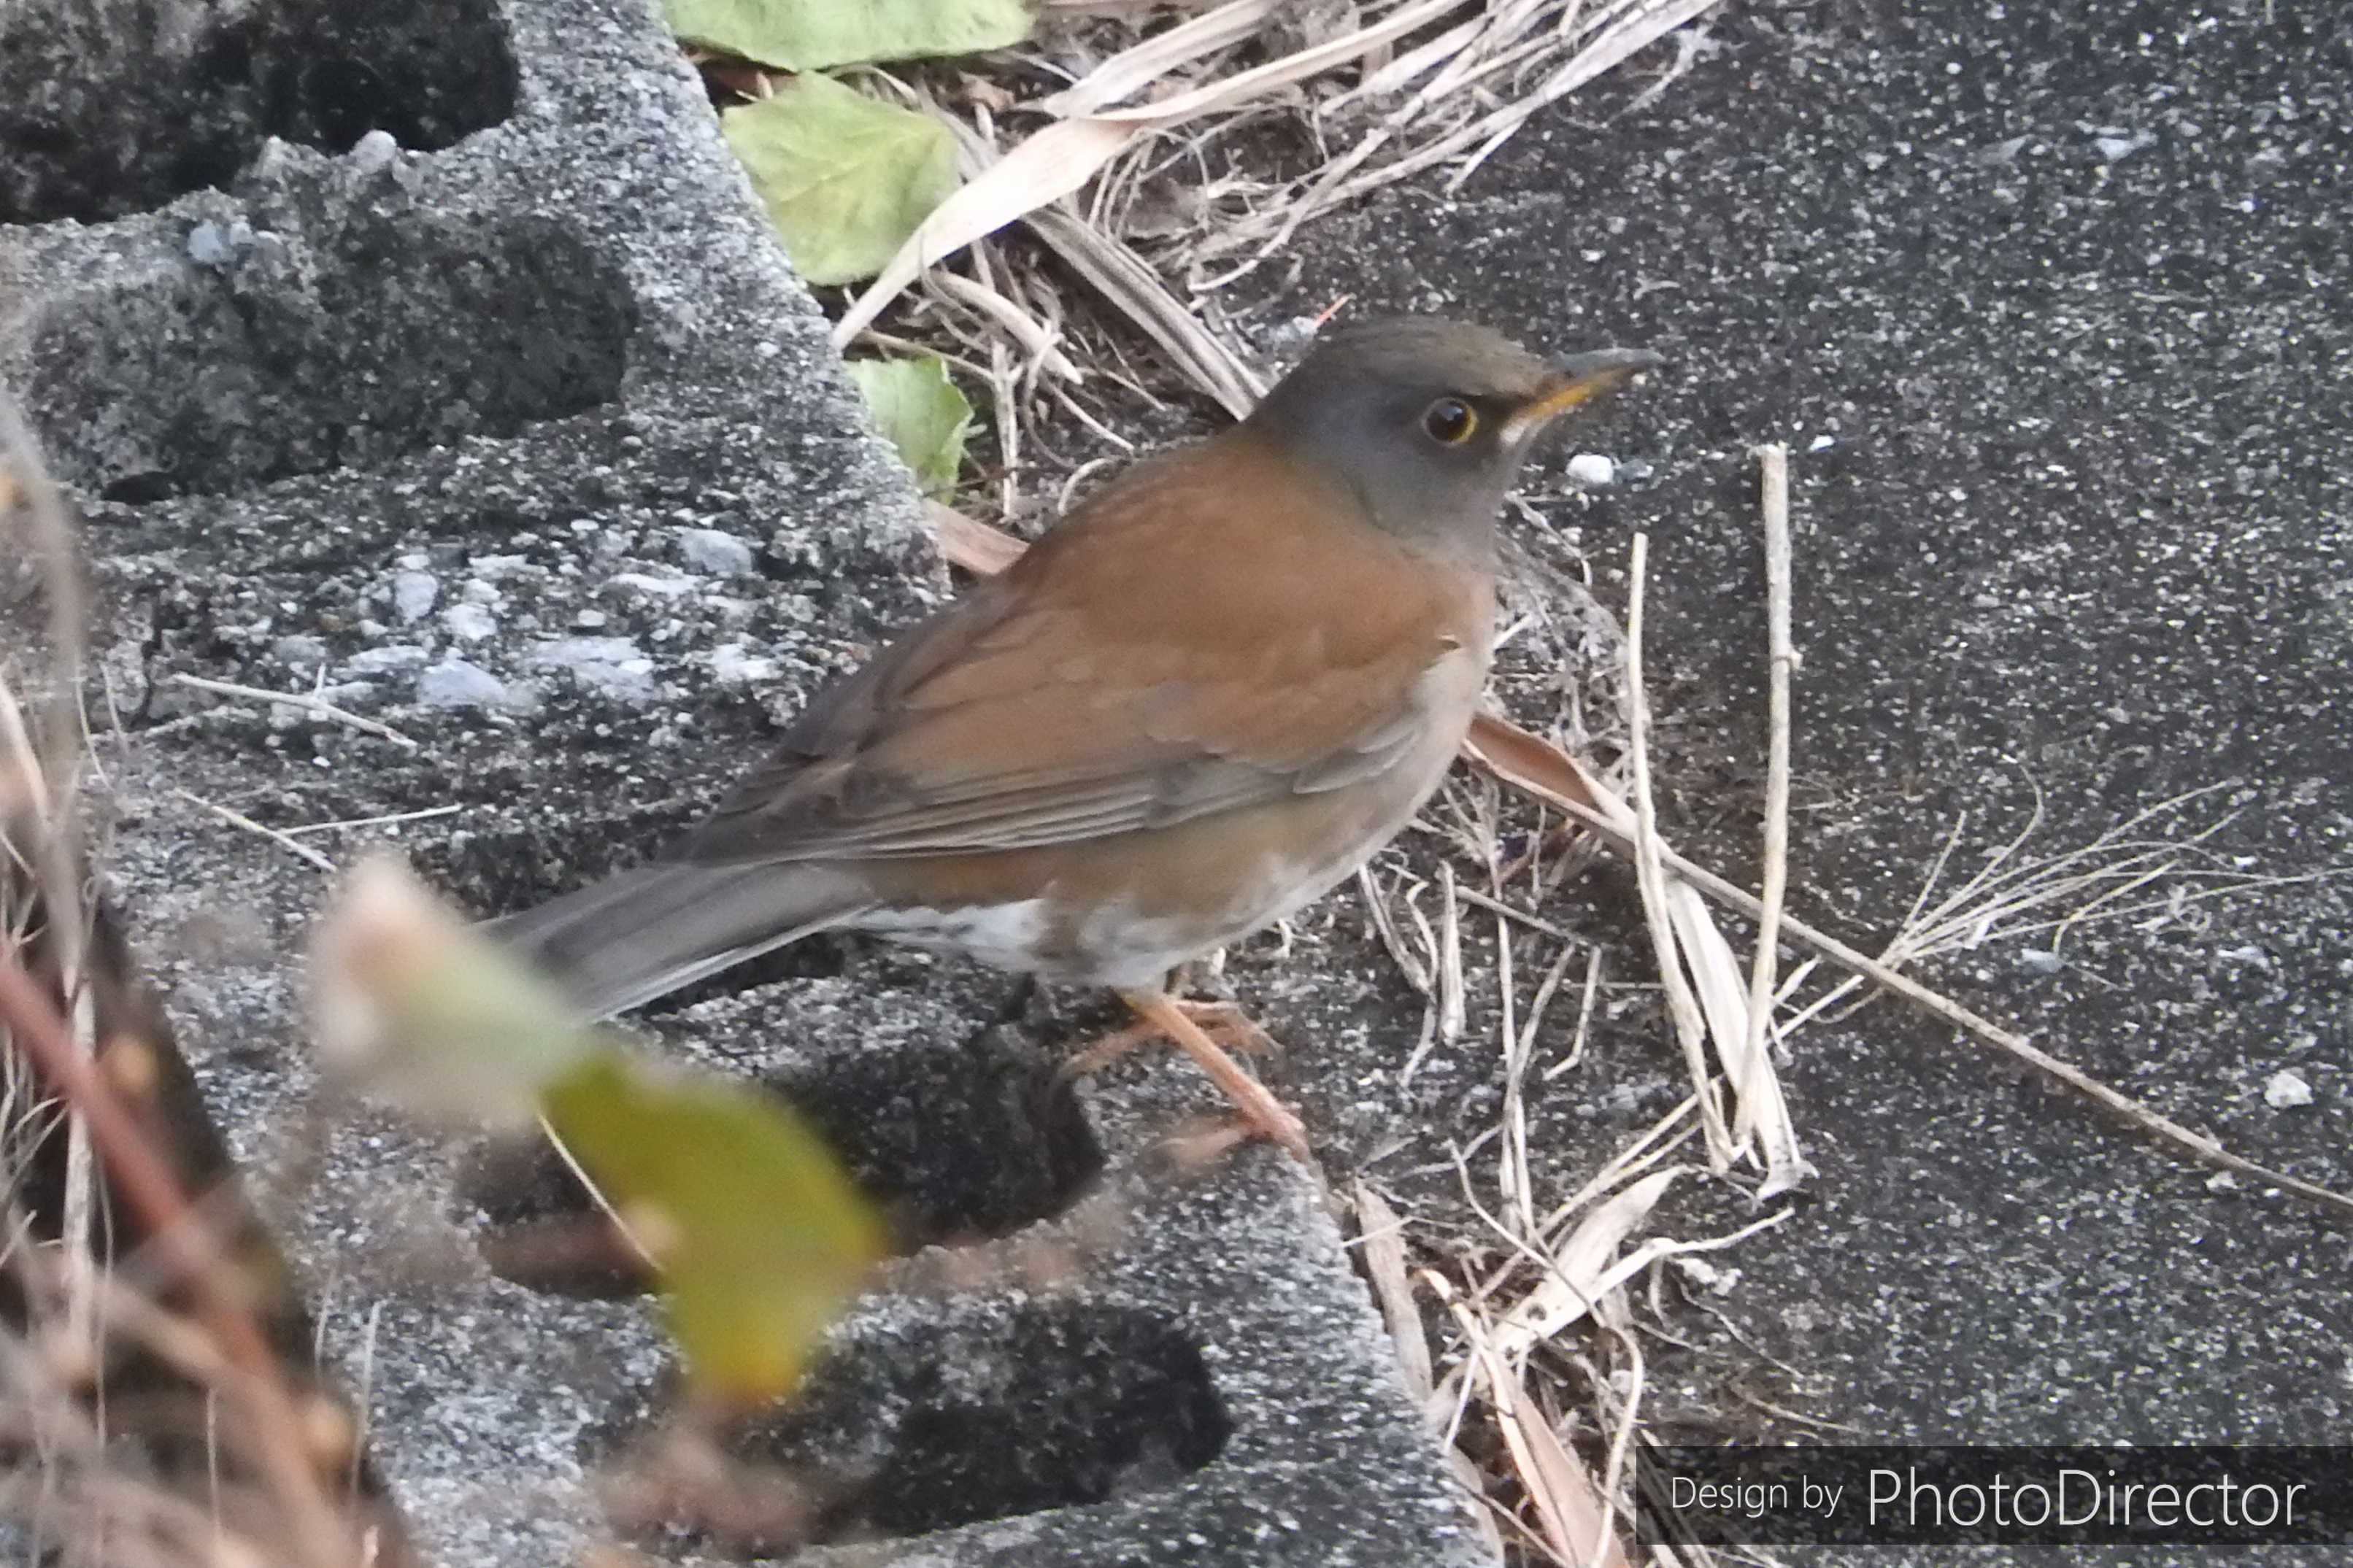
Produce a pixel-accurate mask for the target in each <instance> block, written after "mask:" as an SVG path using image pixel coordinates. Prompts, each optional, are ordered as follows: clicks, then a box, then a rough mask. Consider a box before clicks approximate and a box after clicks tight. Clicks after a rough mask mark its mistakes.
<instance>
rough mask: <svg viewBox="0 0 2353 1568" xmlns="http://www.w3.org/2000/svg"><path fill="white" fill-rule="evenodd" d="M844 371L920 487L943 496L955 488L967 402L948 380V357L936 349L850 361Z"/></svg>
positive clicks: (969, 411)
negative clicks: (910, 355) (920, 354)
mask: <svg viewBox="0 0 2353 1568" xmlns="http://www.w3.org/2000/svg"><path fill="white" fill-rule="evenodd" d="M849 374H850V379H851V380H853V381H855V382H857V383H858V390H859V391H860V392H862V393H864V394H865V395H866V406H867V407H868V408H869V409H870V410H871V411H872V412H873V415H874V427H875V428H876V429H877V430H880V431H881V433H882V435H883V437H885V438H886V439H888V440H889V441H890V443H891V445H892V446H893V447H898V448H899V458H900V460H901V461H902V462H904V463H905V464H906V465H907V467H908V468H912V469H913V470H914V474H915V482H916V484H917V485H918V486H919V487H921V488H922V489H923V493H924V494H925V495H927V496H933V497H943V496H945V495H946V494H947V493H948V492H949V491H951V490H953V489H955V482H956V473H957V471H958V470H959V469H961V468H963V467H964V440H965V433H966V432H968V431H969V430H970V429H971V428H972V405H971V404H970V403H967V402H966V401H965V395H964V394H963V393H961V392H959V391H957V390H956V384H955V382H953V381H950V380H949V379H948V366H947V362H946V361H945V360H944V359H942V358H940V356H939V355H937V354H925V355H923V357H922V358H920V359H865V360H853V361H851V362H850V365H849Z"/></svg>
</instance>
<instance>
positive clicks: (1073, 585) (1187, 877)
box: [860, 430, 1493, 984]
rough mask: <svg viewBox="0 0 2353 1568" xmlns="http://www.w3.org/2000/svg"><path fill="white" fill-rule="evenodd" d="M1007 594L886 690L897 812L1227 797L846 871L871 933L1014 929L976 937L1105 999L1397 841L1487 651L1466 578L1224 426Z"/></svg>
mask: <svg viewBox="0 0 2353 1568" xmlns="http://www.w3.org/2000/svg"><path fill="white" fill-rule="evenodd" d="M1005 587H1006V588H1008V590H1010V591H1011V592H1013V593H1014V594H1015V595H1017V600H1016V604H1017V607H1016V608H1015V609H1014V610H1013V611H1012V612H1011V613H1009V614H1007V615H1005V616H1002V617H1001V618H1000V619H998V620H997V622H996V623H995V624H994V626H991V627H990V628H989V629H987V630H986V631H984V632H982V633H980V634H979V635H978V636H977V637H975V638H974V639H973V640H972V641H971V642H970V643H968V644H967V645H965V647H964V648H963V649H962V650H961V652H960V653H959V655H958V656H957V657H955V658H953V659H950V660H948V661H946V662H945V663H944V664H943V665H942V666H941V667H940V668H937V669H936V670H935V671H934V672H933V673H931V674H930V675H928V677H927V678H925V679H922V680H921V681H919V682H917V683H915V684H914V685H913V686H912V688H911V689H908V690H907V691H905V692H904V693H903V695H902V697H901V699H900V705H901V709H902V710H901V711H900V712H899V713H897V714H896V715H895V719H896V722H894V723H888V724H886V726H885V727H886V728H887V729H888V730H889V731H890V732H889V733H887V734H885V735H882V736H881V737H879V738H878V739H877V742H876V743H875V744H873V745H872V746H871V748H869V749H867V750H866V751H865V752H863V753H862V754H861V757H860V764H861V765H864V766H871V768H873V769H875V770H878V771H879V772H881V773H883V774H885V775H887V776H889V777H891V778H892V779H894V780H896V781H899V783H900V785H901V787H902V788H904V789H906V790H907V791H908V792H909V794H910V795H911V797H914V798H920V797H921V796H922V795H924V794H926V793H927V792H928V793H929V794H931V795H934V796H936V797H954V796H955V795H957V794H958V792H960V791H968V790H975V789H983V788H986V787H987V784H986V781H988V780H990V779H1000V780H1021V781H1034V782H1035V783H1036V785H1037V788H1038V792H1039V802H1040V805H1039V811H1040V813H1041V818H1040V822H1039V826H1040V827H1041V828H1044V827H1046V826H1048V825H1049V823H1050V815H1051V813H1053V812H1054V811H1056V810H1059V809H1071V807H1070V806H1069V801H1070V799H1071V796H1072V793H1073V792H1072V790H1071V789H1069V788H1065V789H1063V790H1062V791H1060V792H1059V793H1058V792H1057V791H1056V790H1055V789H1054V788H1052V787H1051V786H1050V784H1047V783H1045V782H1044V781H1045V779H1046V776H1047V775H1049V774H1053V775H1057V776H1060V777H1062V778H1065V779H1077V778H1084V779H1091V780H1105V779H1108V780H1110V781H1111V787H1112V791H1113V793H1114V794H1116V792H1117V788H1118V784H1119V781H1120V779H1121V775H1122V774H1123V773H1133V774H1135V775H1139V776H1147V777H1149V778H1151V779H1153V780H1155V781H1156V782H1155V784H1154V785H1153V787H1154V788H1155V789H1156V790H1157V791H1158V792H1159V793H1160V795H1161V796H1162V797H1164V798H1167V799H1171V800H1174V801H1176V802H1177V803H1178V805H1179V806H1180V807H1181V805H1182V804H1183V803H1184V802H1185V800H1186V798H1187V790H1188V788H1190V787H1191V783H1190V779H1189V777H1188V770H1193V771H1196V772H1198V774H1199V775H1200V778H1201V781H1202V782H1201V784H1200V786H1199V787H1200V788H1201V789H1202V790H1204V791H1205V792H1209V793H1211V794H1214V793H1215V792H1216V791H1219V790H1222V789H1233V790H1238V791H1240V792H1241V794H1242V795H1243V798H1241V799H1240V800H1238V802H1237V803H1236V804H1235V805H1232V806H1231V807H1230V808H1229V809H1218V810H1210V811H1206V812H1203V813H1200V814H1198V815H1189V816H1187V815H1183V814H1182V812H1181V810H1178V811H1176V812H1172V814H1171V815H1174V816H1176V820H1173V821H1170V822H1167V823H1166V824H1164V825H1145V826H1134V827H1130V828H1127V829H1126V830H1123V831H1117V832H1113V833H1108V834H1084V835H1078V836H1073V837H1069V838H1067V839H1065V840H1063V841H1060V842H1040V843H1031V844H1026V845H1023V846H1021V847H1007V848H1000V849H983V850H975V851H970V852H965V853H951V854H929V855H919V856H912V857H901V858H887V859H878V860H876V861H873V862H871V863H869V864H867V865H866V866H865V867H864V868H863V869H864V873H865V875H866V876H867V878H868V879H869V881H870V884H871V886H872V887H873V888H874V889H875V891H876V893H877V895H878V897H879V898H880V899H881V900H882V901H883V904H884V910H883V911H881V913H880V919H881V923H886V924H890V925H892V927H893V929H898V930H901V931H904V932H907V933H909V934H916V933H915V932H914V931H911V930H910V927H909V924H908V921H909V919H910V917H913V919H914V921H915V922H916V923H917V924H920V920H921V914H920V912H919V911H925V910H928V911H946V910H965V911H967V914H966V916H965V921H966V922H967V924H966V928H965V929H963V931H962V935H963V938H964V940H963V941H962V942H961V943H960V945H967V946H969V945H972V944H973V941H972V939H973V932H972V931H971V930H970V929H968V927H969V921H970V920H971V919H972V918H975V916H976V914H977V912H979V911H985V910H992V909H996V910H1005V909H1015V908H1017V907H1018V913H1017V914H1015V915H1011V916H1008V917H1006V918H1005V919H1004V920H1002V921H999V922H998V924H997V927H996V928H995V931H994V936H995V937H996V938H997V940H1014V941H1024V940H1034V941H1035V942H1037V943H1038V944H1039V948H1040V952H1039V954H1038V955H1037V958H1036V960H1035V962H1033V963H1030V964H1028V965H1022V966H1026V967H1035V968H1039V969H1042V970H1043V971H1045V972H1046V973H1055V974H1061V975H1065V976H1068V977H1071V978H1090V979H1103V980H1109V981H1112V982H1113V983H1116V984H1136V983H1140V976H1141V973H1143V972H1146V971H1149V970H1150V969H1151V968H1152V967H1154V966H1155V965H1156V966H1158V967H1161V968H1165V967H1166V964H1167V963H1172V962H1176V960H1177V959H1181V958H1182V957H1185V956H1189V955H1190V954H1192V953H1195V952H1200V951H1203V950H1205V949H1207V948H1208V947H1211V946H1215V945H1217V944H1219V943H1220V942H1225V941H1229V940H1230V939H1232V938H1233V937H1235V936H1239V935H1240V934H1242V933H1243V932H1244V931H1249V930H1250V929H1253V928H1255V927H1257V926H1259V925H1261V924H1263V923H1265V921H1269V920H1271V919H1273V918H1275V917H1276V916H1278V915H1280V914H1282V913H1286V912H1288V911H1289V910H1292V909H1294V908H1296V907H1297V906H1298V905H1299V904H1300V903H1302V902H1303V901H1304V900H1306V899H1309V898H1312V897H1314V895H1315V894H1317V893H1320V892H1321V891H1323V890H1324V888H1326V887H1328V886H1330V885H1331V884H1332V882H1334V881H1335V880H1336V879H1339V878H1341V877H1344V876H1345V875H1346V874H1347V873H1348V871H1349V870H1350V869H1352V868H1353V867H1354V866H1355V865H1356V863H1357V862H1358V861H1359V860H1361V858H1363V857H1364V856H1365V855H1366V854H1368V853H1370V852H1371V851H1372V850H1373V849H1374V848H1376V847H1377V846H1378V845H1379V844H1380V843H1381V842H1382V841H1383V840H1385V839H1386V838H1387V837H1388V836H1389V835H1390V834H1391V833H1393V832H1395V831H1396V830H1397V828H1398V826H1402V824H1403V823H1404V821H1405V820H1406V819H1407V818H1409V816H1411V815H1412V813H1413V811H1414V810H1415V809H1416V808H1418V807H1419V805H1420V804H1421V802H1422V801H1423V800H1424V799H1425V798H1426V797H1427V796H1428V795H1429V793H1430V790H1431V789H1432V788H1434V787H1435V786H1436V784H1437V782H1438V780H1439V779H1440V777H1441V776H1442V774H1443V773H1444V770H1445V767H1446V765H1447V763H1448V760H1449V759H1450V758H1451V755H1452V754H1453V752H1454V748H1455V746H1456V745H1457V743H1458V742H1460V740H1461V735H1462V732H1463V731H1464V729H1465V727H1467V725H1468V723H1469V721H1470V716H1471V712H1472V709H1473V707H1474V706H1475V704H1476V702H1477V700H1478V694H1479V690H1480V688H1481V685H1482V682H1483V679H1484V675H1485V670H1486V664H1487V658H1488V652H1489V647H1490V644H1491V639H1492V635H1493V582H1492V577H1491V576H1490V574H1488V573H1487V572H1485V571H1483V570H1482V569H1480V568H1478V567H1476V566H1473V565H1467V564H1465V563H1459V562H1439V561H1434V560H1433V559H1431V558H1430V557H1429V556H1427V555H1425V554H1422V553H1419V552H1416V551H1415V550H1413V549H1412V548H1411V547H1410V546H1409V545H1407V544H1404V543H1401V542H1398V541H1397V540H1395V539H1393V538H1391V537H1390V536H1388V535H1387V534H1384V533H1382V532H1381V531H1378V530H1377V529H1375V528H1374V527H1372V526H1371V525H1370V524H1369V523H1368V522H1366V521H1364V519H1363V517H1362V514H1361V512H1360V511H1359V510H1357V507H1356V502H1355V500H1354V498H1352V497H1351V496H1349V495H1348V494H1347V493H1346V492H1345V490H1344V489H1340V488H1339V487H1337V486H1336V485H1335V484H1333V483H1331V482H1330V481H1328V480H1326V479H1324V477H1323V476H1322V475H1321V474H1319V473H1318V472H1316V471H1315V470H1314V469H1313V468H1303V467H1302V466H1300V465H1298V464H1295V463H1293V462H1292V461H1290V460H1289V459H1288V458H1286V457H1285V456H1284V455H1283V454H1282V452H1280V451H1279V450H1276V449H1275V448H1273V447H1271V446H1270V445H1269V444H1267V443H1264V442H1263V441H1262V440H1261V439H1259V438H1258V437H1255V435H1254V434H1253V433H1251V432H1250V431H1247V430H1238V431H1234V432H1230V433H1229V434H1228V435H1226V436H1224V437H1219V439H1217V440H1214V441H1211V442H1208V443H1206V444H1205V445H1203V446H1202V447H1197V448H1193V449H1190V450H1187V451H1185V452H1181V453H1177V454H1172V455H1171V456H1170V457H1169V458H1163V459H1160V460H1158V461H1155V462H1154V463H1150V464H1146V465H1144V466H1142V467H1141V468H1138V469H1136V470H1132V471H1131V475H1130V476H1129V477H1128V478H1127V479H1124V480H1123V481H1121V482H1120V483H1118V484H1116V485H1114V486H1113V487H1112V488H1111V489H1108V490H1106V491H1105V492H1103V493H1102V494H1101V495H1099V496H1098V497H1096V498H1094V499H1093V500H1091V501H1090V502H1089V503H1088V504H1087V505H1086V506H1084V507H1083V508H1082V509H1081V510H1080V511H1079V512H1077V513H1075V514H1073V516H1072V517H1071V519H1070V520H1069V521H1066V522H1065V523H1064V524H1063V525H1062V527H1061V528H1060V529H1057V530H1056V531H1054V532H1053V533H1050V534H1049V535H1048V536H1047V538H1046V539H1045V540H1044V541H1043V542H1040V543H1039V545H1038V546H1037V547H1036V548H1035V549H1034V550H1033V551H1032V552H1031V553H1030V554H1029V556H1028V557H1026V558H1025V559H1024V560H1023V561H1022V562H1021V563H1018V565H1017V566H1016V567H1015V568H1014V569H1013V573H1012V574H1009V576H1008V581H1007V582H1006V584H1005ZM1076 795H1077V798H1079V799H1080V800H1081V801H1082V803H1083V802H1085V801H1088V800H1091V799H1092V798H1093V797H1092V795H1088V793H1087V792H1086V791H1085V790H1084V789H1080V790H1077V791H1076ZM1075 809H1079V810H1084V809H1085V806H1084V805H1083V804H1082V805H1080V806H1079V807H1077V808H1075ZM892 910H897V911H902V912H900V913H896V914H894V913H892V912H890V911H892ZM1025 928H1034V937H1031V936H1029V935H1027V934H1025ZM1123 953H1124V954H1127V955H1131V962H1130V963H1128V965H1127V967H1126V969H1125V970H1124V971H1123V972H1121V973H1111V968H1112V962H1113V955H1114V954H1123ZM1172 953H1173V954H1174V955H1175V956H1174V957H1173V958H1172V957H1170V956H1168V955H1170V954H1172ZM1000 961H1002V956H1001V955H1000Z"/></svg>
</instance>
